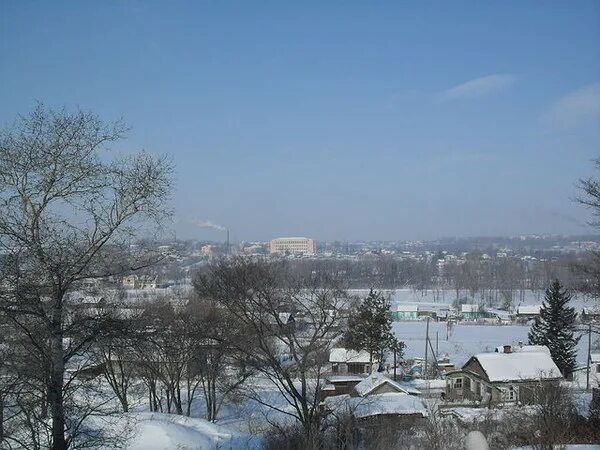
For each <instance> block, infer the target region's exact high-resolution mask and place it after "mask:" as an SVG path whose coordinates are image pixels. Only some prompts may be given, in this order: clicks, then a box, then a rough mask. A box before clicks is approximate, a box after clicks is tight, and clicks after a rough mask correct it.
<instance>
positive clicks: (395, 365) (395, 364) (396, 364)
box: [394, 345, 398, 381]
mask: <svg viewBox="0 0 600 450" xmlns="http://www.w3.org/2000/svg"><path fill="white" fill-rule="evenodd" d="M397 366H398V363H397V362H396V345H394V381H396V367H397Z"/></svg>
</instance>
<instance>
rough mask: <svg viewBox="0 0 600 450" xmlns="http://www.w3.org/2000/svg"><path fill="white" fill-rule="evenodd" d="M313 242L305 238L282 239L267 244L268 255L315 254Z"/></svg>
mask: <svg viewBox="0 0 600 450" xmlns="http://www.w3.org/2000/svg"><path fill="white" fill-rule="evenodd" d="M316 250H317V249H316V246H315V241H313V240H312V239H309V238H305V237H283V238H277V239H273V240H272V241H271V242H270V243H269V253H271V254H274V253H295V254H305V255H308V254H315V253H316Z"/></svg>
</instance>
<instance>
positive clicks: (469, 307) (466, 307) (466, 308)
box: [460, 304, 479, 313]
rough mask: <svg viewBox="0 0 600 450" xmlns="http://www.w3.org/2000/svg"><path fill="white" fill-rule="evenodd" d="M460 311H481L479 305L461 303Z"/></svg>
mask: <svg viewBox="0 0 600 450" xmlns="http://www.w3.org/2000/svg"><path fill="white" fill-rule="evenodd" d="M460 312H464V313H471V312H479V305H467V304H465V305H460Z"/></svg>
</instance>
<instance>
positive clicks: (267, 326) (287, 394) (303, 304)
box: [195, 259, 347, 448]
mask: <svg viewBox="0 0 600 450" xmlns="http://www.w3.org/2000/svg"><path fill="white" fill-rule="evenodd" d="M315 278H318V277H315ZM195 287H196V291H197V293H198V295H199V296H200V297H202V298H205V299H209V300H212V301H214V302H216V304H218V305H219V306H220V307H222V308H225V309H226V311H227V313H228V317H229V319H230V323H231V328H232V330H234V329H242V330H244V336H245V339H238V340H233V341H232V345H235V346H236V351H237V352H238V353H239V354H240V355H241V356H242V357H243V358H244V361H245V362H246V363H247V364H248V365H250V366H251V367H252V368H253V369H254V370H255V371H256V372H257V373H258V374H259V375H261V376H262V377H264V378H266V379H268V380H269V381H271V382H272V383H273V385H274V387H276V389H277V390H278V392H279V393H280V394H281V396H282V398H283V399H284V400H285V402H286V406H285V407H281V405H277V404H273V402H271V401H269V400H268V399H265V398H264V396H262V395H261V392H259V391H257V392H253V390H252V384H251V383H248V385H247V387H246V388H247V391H248V393H249V394H250V396H251V397H252V398H253V399H254V400H255V401H257V402H258V403H260V404H262V405H264V406H266V407H269V408H271V409H273V410H276V411H278V412H279V413H281V414H283V415H286V416H291V417H293V418H294V419H296V420H297V421H298V423H299V424H301V426H302V429H303V431H304V435H305V439H306V447H307V448H309V447H310V446H311V443H314V442H313V440H314V439H316V437H317V436H318V429H319V426H320V411H319V407H318V405H319V395H318V394H319V391H320V389H321V387H322V386H323V383H324V375H325V373H326V371H327V370H328V367H327V362H328V356H329V351H330V349H331V348H332V346H334V345H335V342H336V341H337V340H338V338H339V337H340V336H341V332H342V328H341V326H342V323H343V322H342V316H341V312H342V311H343V310H344V306H345V305H346V302H347V296H346V293H345V292H344V291H343V290H341V289H339V288H338V287H337V286H336V284H335V283H333V282H332V281H331V280H324V279H322V280H319V281H318V282H316V281H315V279H314V278H310V277H308V278H303V277H300V278H298V277H293V276H290V274H289V273H287V272H286V270H285V267H284V266H280V265H275V264H268V263H264V262H256V261H250V260H247V259H236V260H233V261H222V262H219V263H216V264H214V265H212V266H210V267H209V268H208V269H207V270H206V271H205V272H204V273H203V274H201V275H200V276H198V277H197V279H196V280H195Z"/></svg>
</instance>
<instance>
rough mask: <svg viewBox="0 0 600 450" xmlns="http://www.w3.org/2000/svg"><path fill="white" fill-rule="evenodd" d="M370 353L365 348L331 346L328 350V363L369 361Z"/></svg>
mask: <svg viewBox="0 0 600 450" xmlns="http://www.w3.org/2000/svg"><path fill="white" fill-rule="evenodd" d="M369 360H370V355H369V352H367V351H365V350H361V351H359V352H358V351H356V350H348V349H345V348H341V347H338V348H332V349H331V352H329V362H330V363H365V364H367V363H369Z"/></svg>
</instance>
